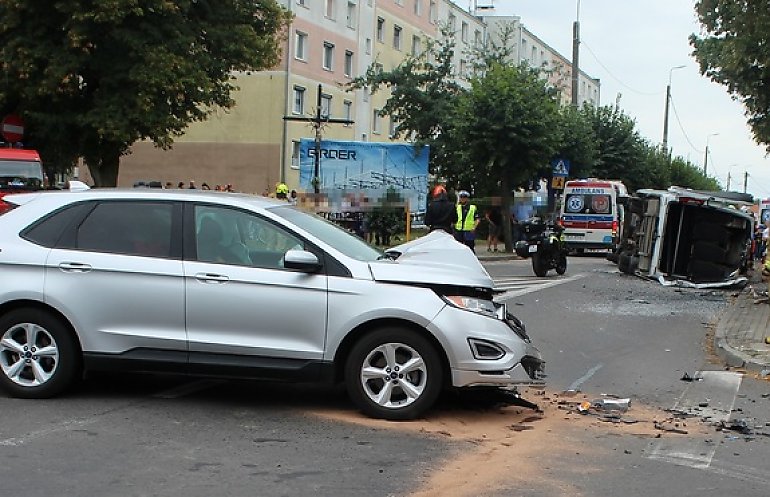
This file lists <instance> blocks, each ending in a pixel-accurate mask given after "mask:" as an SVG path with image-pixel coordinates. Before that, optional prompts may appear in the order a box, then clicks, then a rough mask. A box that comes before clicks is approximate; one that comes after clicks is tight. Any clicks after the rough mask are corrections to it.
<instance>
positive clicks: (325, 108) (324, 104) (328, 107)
mask: <svg viewBox="0 0 770 497" xmlns="http://www.w3.org/2000/svg"><path fill="white" fill-rule="evenodd" d="M331 115H332V96H331V95H326V94H322V95H321V117H327V118H328V117H329V116H331Z"/></svg>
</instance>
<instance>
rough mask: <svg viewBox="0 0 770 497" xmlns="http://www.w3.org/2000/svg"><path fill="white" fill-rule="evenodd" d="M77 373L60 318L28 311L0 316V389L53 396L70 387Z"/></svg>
mask: <svg viewBox="0 0 770 497" xmlns="http://www.w3.org/2000/svg"><path fill="white" fill-rule="evenodd" d="M79 371H80V361H79V353H78V348H77V346H76V344H75V340H74V338H73V337H72V334H71V333H70V330H69V329H68V328H67V327H66V326H65V325H64V323H62V322H61V320H60V319H58V318H56V317H55V316H53V315H52V314H50V313H48V312H46V311H43V310H39V309H32V308H22V309H17V310H14V311H11V312H9V313H8V314H5V315H3V316H2V317H0V387H1V388H2V389H3V390H5V391H6V392H8V394H10V395H11V396H13V397H19V398H24V399H44V398H48V397H53V396H55V395H58V394H60V393H61V392H63V391H64V390H66V389H67V388H68V387H70V386H71V385H72V383H73V382H74V381H75V378H76V376H77V374H78V372H79Z"/></svg>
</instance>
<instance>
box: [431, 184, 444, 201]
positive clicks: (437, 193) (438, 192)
mask: <svg viewBox="0 0 770 497" xmlns="http://www.w3.org/2000/svg"><path fill="white" fill-rule="evenodd" d="M443 195H446V188H444V185H436V187H435V188H434V189H433V198H441V196H443Z"/></svg>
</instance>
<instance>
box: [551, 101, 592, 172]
mask: <svg viewBox="0 0 770 497" xmlns="http://www.w3.org/2000/svg"><path fill="white" fill-rule="evenodd" d="M590 109H591V108H590V107H586V108H583V109H577V108H575V107H573V106H571V105H565V106H563V107H562V108H561V111H560V119H559V127H560V129H561V131H560V135H561V137H562V141H561V144H560V145H559V148H558V151H557V152H556V155H557V157H559V158H563V159H567V160H569V161H570V164H571V165H570V175H571V176H572V177H575V178H582V177H587V176H590V175H591V174H592V172H593V168H594V164H595V162H596V160H597V159H598V157H599V142H598V140H597V138H596V131H595V130H594V127H593V126H592V123H591V119H590V116H591V110H590Z"/></svg>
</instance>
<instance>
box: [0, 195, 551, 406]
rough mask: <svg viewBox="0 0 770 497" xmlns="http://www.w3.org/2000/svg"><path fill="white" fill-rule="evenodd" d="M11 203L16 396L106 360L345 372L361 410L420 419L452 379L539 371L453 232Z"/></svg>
mask: <svg viewBox="0 0 770 497" xmlns="http://www.w3.org/2000/svg"><path fill="white" fill-rule="evenodd" d="M3 200H4V202H5V203H6V206H7V208H8V209H9V210H7V212H6V213H5V214H3V215H2V216H0V280H2V281H3V285H2V286H1V287H0V368H1V369H2V374H0V387H2V389H3V390H5V391H6V392H7V393H8V394H10V395H12V396H16V397H24V398H44V397H50V396H54V395H57V394H60V393H62V392H64V391H65V390H66V389H67V388H68V387H70V386H71V385H72V384H73V383H74V382H75V381H76V380H77V379H78V378H79V377H80V376H81V374H82V372H83V371H92V372H93V371H103V370H123V371H141V372H168V373H181V374H192V375H207V376H217V377H248V378H280V379H288V380H313V381H323V382H340V381H344V382H345V384H346V386H347V390H348V392H349V394H350V397H351V399H352V400H353V401H354V402H355V404H356V405H357V406H358V407H359V408H360V409H361V410H362V411H364V412H365V413H367V414H369V415H371V416H375V417H381V418H387V419H409V418H414V417H415V416H419V415H420V414H422V413H423V412H425V410H426V409H428V408H430V407H431V405H432V404H433V403H434V401H435V400H436V398H437V396H438V395H439V392H440V391H441V390H442V388H444V387H454V388H468V387H476V386H497V387H503V388H505V387H512V386H516V385H532V384H542V373H543V368H544V363H543V360H542V358H541V355H540V353H539V352H538V350H537V349H536V348H535V347H534V346H533V345H532V344H531V341H530V339H529V337H528V336H527V334H526V332H525V330H524V326H523V325H522V324H521V323H520V321H518V320H517V319H516V318H515V317H513V316H512V315H510V314H509V313H508V312H507V311H506V307H505V306H504V305H502V304H499V303H495V302H494V301H493V282H492V279H491V278H490V277H489V275H488V274H487V272H486V271H485V270H484V268H483V267H482V266H481V265H480V264H479V262H478V260H476V258H475V256H474V255H473V254H472V253H471V252H470V250H468V249H467V248H466V247H464V246H462V245H460V244H458V243H455V242H454V241H452V239H451V237H450V236H449V235H446V234H438V233H436V234H433V235H430V236H428V237H425V238H424V239H421V240H420V241H419V242H412V243H411V244H406V245H404V246H402V247H397V248H396V249H394V250H393V251H391V252H389V254H388V255H386V254H383V253H382V252H380V251H378V250H375V249H373V248H372V247H370V246H369V245H368V244H366V243H365V242H364V241H363V240H361V239H359V238H357V237H355V236H352V235H350V234H348V233H346V232H345V231H343V230H341V229H339V228H338V227H336V226H335V225H333V224H332V223H330V222H328V221H325V220H323V219H322V218H320V217H319V216H316V215H314V214H309V213H306V212H303V211H301V210H299V209H297V208H296V207H293V206H290V205H288V204H286V203H285V202H278V201H274V200H270V199H266V198H263V197H255V196H248V195H240V194H232V195H221V194H217V193H213V192H212V193H208V192H203V191H190V190H158V189H127V190H110V189H98V190H89V191H77V192H76V191H58V192H38V193H26V194H19V195H11V196H7V197H5V198H4V199H3ZM442 236H443V237H446V238H442ZM458 249H462V251H458Z"/></svg>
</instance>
